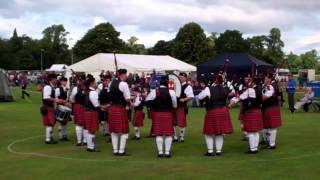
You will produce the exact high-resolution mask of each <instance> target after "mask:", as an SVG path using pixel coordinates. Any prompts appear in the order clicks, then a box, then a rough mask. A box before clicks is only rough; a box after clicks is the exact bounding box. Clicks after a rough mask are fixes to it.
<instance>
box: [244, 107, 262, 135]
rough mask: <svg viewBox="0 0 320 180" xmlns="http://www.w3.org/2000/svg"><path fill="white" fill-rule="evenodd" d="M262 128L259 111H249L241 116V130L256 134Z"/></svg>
mask: <svg viewBox="0 0 320 180" xmlns="http://www.w3.org/2000/svg"><path fill="white" fill-rule="evenodd" d="M262 128H263V118H262V112H261V110H260V109H258V108H256V109H249V110H247V111H246V112H245V114H243V130H244V131H246V132H258V131H260V130H262Z"/></svg>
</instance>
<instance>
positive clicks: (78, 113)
mask: <svg viewBox="0 0 320 180" xmlns="http://www.w3.org/2000/svg"><path fill="white" fill-rule="evenodd" d="M84 112H86V109H85V108H84V107H82V106H81V105H80V104H79V103H73V104H72V114H73V118H74V123H75V124H76V125H79V126H84V118H83V117H84V116H83V113H84Z"/></svg>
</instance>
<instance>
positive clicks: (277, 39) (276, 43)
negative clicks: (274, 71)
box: [266, 28, 284, 64]
mask: <svg viewBox="0 0 320 180" xmlns="http://www.w3.org/2000/svg"><path fill="white" fill-rule="evenodd" d="M283 47H284V43H283V41H282V40H281V32H280V29H278V28H272V29H271V30H270V34H269V35H268V37H267V51H266V61H268V62H269V63H272V64H277V63H279V62H282V61H283V58H284V52H283V50H282V49H283Z"/></svg>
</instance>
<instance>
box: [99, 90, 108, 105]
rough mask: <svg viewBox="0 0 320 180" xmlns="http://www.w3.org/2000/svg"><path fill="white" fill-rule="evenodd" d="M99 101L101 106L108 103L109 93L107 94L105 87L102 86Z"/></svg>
mask: <svg viewBox="0 0 320 180" xmlns="http://www.w3.org/2000/svg"><path fill="white" fill-rule="evenodd" d="M99 101H100V103H101V104H108V103H110V93H109V92H108V89H105V86H104V85H103V86H102V90H101V91H100V94H99Z"/></svg>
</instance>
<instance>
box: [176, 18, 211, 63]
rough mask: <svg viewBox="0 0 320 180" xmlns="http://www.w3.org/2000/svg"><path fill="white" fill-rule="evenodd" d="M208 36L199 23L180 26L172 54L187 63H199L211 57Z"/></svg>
mask: <svg viewBox="0 0 320 180" xmlns="http://www.w3.org/2000/svg"><path fill="white" fill-rule="evenodd" d="M209 53H210V52H209V43H208V40H207V37H206V35H205V33H204V31H203V29H202V28H201V26H200V25H199V24H197V23H194V22H192V23H188V24H185V25H184V26H183V27H182V28H180V30H179V32H178V33H177V36H176V38H175V39H174V44H173V50H172V55H173V56H174V57H176V58H178V59H181V60H183V61H185V62H187V63H191V64H198V63H201V62H203V61H205V60H207V58H208V57H209V55H208V54H209Z"/></svg>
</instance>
